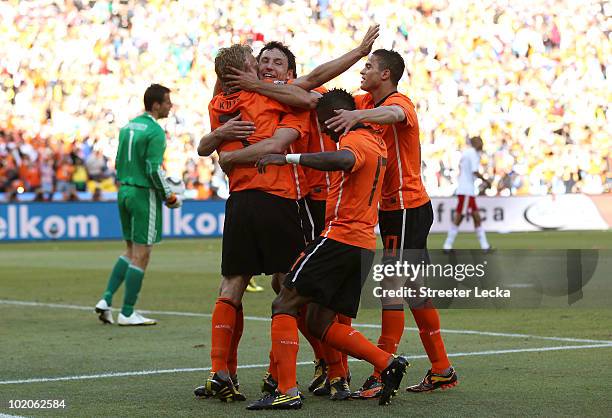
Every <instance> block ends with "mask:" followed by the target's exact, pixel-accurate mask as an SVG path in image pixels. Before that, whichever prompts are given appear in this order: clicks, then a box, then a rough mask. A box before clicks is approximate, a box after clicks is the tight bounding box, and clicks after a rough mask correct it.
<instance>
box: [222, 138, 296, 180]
mask: <svg viewBox="0 0 612 418" xmlns="http://www.w3.org/2000/svg"><path fill="white" fill-rule="evenodd" d="M299 136H300V133H299V132H298V131H297V130H295V129H293V128H278V129H277V130H276V131H275V132H274V135H272V136H271V137H270V138H266V139H264V140H261V141H259V142H257V143H256V144H253V145H250V146H248V147H246V148H243V149H239V150H236V151H231V152H222V153H221V154H220V155H219V165H220V166H221V168H222V169H223V171H224V172H226V173H228V172H229V171H231V169H232V168H233V167H234V165H236V164H255V163H256V162H257V160H259V159H260V158H261V157H263V156H264V155H266V154H281V153H284V152H285V151H286V150H287V148H289V145H291V144H292V143H293V142H294V141H295V140H296V139H298V138H299Z"/></svg>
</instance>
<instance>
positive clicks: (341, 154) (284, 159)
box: [257, 149, 356, 173]
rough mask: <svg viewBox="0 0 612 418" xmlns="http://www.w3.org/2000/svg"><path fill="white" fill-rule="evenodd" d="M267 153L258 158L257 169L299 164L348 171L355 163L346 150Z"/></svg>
mask: <svg viewBox="0 0 612 418" xmlns="http://www.w3.org/2000/svg"><path fill="white" fill-rule="evenodd" d="M297 155H298V154H289V155H282V154H269V155H265V156H263V157H262V158H260V159H259V161H258V162H257V169H258V170H259V172H260V173H263V172H265V171H266V166H268V165H285V164H290V163H292V164H299V165H303V166H305V167H310V168H314V169H315V170H319V171H350V170H351V169H352V168H353V166H354V165H355V161H356V159H355V155H354V154H353V153H352V152H351V151H348V150H344V149H343V150H339V151H330V152H315V153H310V154H299V157H298V156H297ZM296 158H297V159H296Z"/></svg>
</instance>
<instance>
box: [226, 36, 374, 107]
mask: <svg viewBox="0 0 612 418" xmlns="http://www.w3.org/2000/svg"><path fill="white" fill-rule="evenodd" d="M378 31H379V25H375V26H371V27H370V28H369V29H368V32H367V33H366V35H365V37H364V38H363V40H362V41H361V44H360V45H359V46H358V47H357V48H355V49H353V50H352V51H349V52H347V53H346V54H344V55H342V56H341V57H339V58H336V59H334V60H332V61H329V62H326V63H325V64H321V65H319V66H318V67H317V68H315V69H314V70H312V72H311V73H309V74H307V75H305V76H303V77H299V78H297V79H295V80H294V81H293V82H292V83H291V84H275V83H267V82H264V81H262V80H259V79H258V78H257V77H256V76H254V75H253V74H252V73H248V72H246V71H240V70H237V69H233V70H232V74H229V75H228V76H227V78H228V80H230V81H228V82H227V85H228V86H229V87H231V88H232V89H239V90H246V91H254V92H256V93H259V94H263V95H264V96H268V97H270V98H272V99H274V100H277V101H279V102H281V103H284V104H287V105H290V106H294V107H299V108H302V109H314V108H315V106H316V105H317V101H318V100H319V97H320V96H318V95H316V94H312V93H310V94H309V92H310V91H311V90H313V89H315V88H317V87H319V86H322V85H323V84H325V83H327V82H328V81H329V80H331V79H333V78H336V77H337V76H339V75H340V74H342V73H343V72H345V71H346V70H348V69H349V68H351V66H353V65H354V64H355V63H356V62H357V61H359V60H360V59H361V58H363V57H366V56H367V55H368V54H369V53H370V51H371V50H372V45H373V44H374V41H375V40H376V38H378ZM300 89H301V90H302V91H300ZM304 93H306V94H304Z"/></svg>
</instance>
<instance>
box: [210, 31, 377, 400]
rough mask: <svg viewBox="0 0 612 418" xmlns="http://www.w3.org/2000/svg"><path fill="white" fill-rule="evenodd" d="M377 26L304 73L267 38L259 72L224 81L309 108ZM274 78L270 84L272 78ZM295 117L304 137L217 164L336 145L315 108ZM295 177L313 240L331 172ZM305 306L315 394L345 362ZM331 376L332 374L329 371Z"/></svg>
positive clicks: (300, 171) (271, 384)
mask: <svg viewBox="0 0 612 418" xmlns="http://www.w3.org/2000/svg"><path fill="white" fill-rule="evenodd" d="M378 31H379V27H378V25H374V26H372V27H370V28H369V29H368V31H367V32H366V34H365V35H364V38H363V40H362V41H361V43H360V44H359V45H358V46H357V47H356V48H354V49H353V50H351V51H349V52H347V53H346V54H344V55H342V56H340V57H339V58H337V59H335V60H332V61H330V62H328V63H325V64H322V65H320V66H319V67H317V68H315V69H314V70H313V71H312V72H311V73H309V74H308V75H306V76H304V77H299V78H297V79H296V78H295V77H296V76H297V70H296V64H295V56H294V55H293V54H292V53H291V51H290V50H289V49H288V48H287V47H286V46H284V45H282V44H280V43H278V42H269V43H268V44H266V45H265V46H264V48H263V49H262V50H261V51H260V53H259V56H258V64H259V65H258V75H257V77H255V76H254V75H253V74H250V73H249V72H246V71H240V70H238V69H235V70H234V75H229V76H228V78H229V79H230V80H231V81H230V82H228V83H227V84H228V86H230V87H233V88H236V89H240V90H247V91H255V92H258V93H261V94H264V95H266V96H268V97H271V98H274V99H276V100H278V101H280V102H282V103H285V104H287V105H291V106H294V108H311V107H313V106H314V105H316V103H317V101H318V99H319V97H321V94H322V93H324V92H326V91H327V90H326V89H325V88H322V87H319V88H315V87H316V86H317V85H319V84H321V80H323V79H325V80H328V79H332V78H334V77H336V76H337V75H339V74H341V73H342V72H344V71H346V70H347V69H348V68H350V67H351V66H352V65H353V64H355V63H356V62H357V61H358V60H359V59H361V58H363V57H366V56H367V55H368V54H369V53H370V51H371V50H372V45H373V43H374V41H375V40H376V38H377V37H378ZM270 81H273V82H274V83H270ZM279 83H280V84H287V83H288V85H285V86H283V88H282V89H278V88H276V87H277V86H278V85H279ZM296 86H299V87H301V88H302V89H309V88H310V87H312V88H313V91H311V92H310V96H307V97H304V93H305V92H304V90H302V89H299V88H298V94H296V91H295V89H296ZM295 116H296V117H299V118H302V120H303V121H304V123H305V125H306V126H308V128H306V129H304V134H305V135H304V136H303V137H301V138H300V139H298V140H296V141H295V142H293V141H284V140H282V138H280V139H281V140H278V139H279V138H270V139H268V140H263V141H260V142H258V143H257V144H255V145H253V146H250V147H248V148H243V149H240V150H237V151H233V152H223V153H221V155H220V164H221V166H222V167H223V168H225V169H227V168H228V167H231V166H232V165H233V164H236V163H241V164H249V163H254V162H255V161H257V159H259V158H260V157H261V156H263V155H265V154H270V153H282V152H285V151H286V150H288V151H289V152H292V153H302V152H324V151H332V150H334V151H335V150H336V144H335V143H334V142H333V141H332V140H331V139H330V138H329V137H328V136H327V135H325V134H324V133H322V132H321V131H320V129H319V124H318V122H317V116H316V113H315V112H314V111H311V112H305V113H299V112H298V111H297V110H296V115H295ZM293 170H294V178H295V181H296V188H297V193H298V199H299V200H298V204H299V206H300V215H301V219H302V228H303V230H304V236H305V239H306V241H307V242H310V241H312V240H314V239H315V237H316V236H318V235H319V234H320V232H321V231H322V229H323V225H324V223H325V199H326V197H327V189H328V187H329V174H328V173H325V172H321V171H318V170H312V169H309V168H307V167H304V168H302V167H301V166H294V167H293ZM279 278H280V275H277V276H275V277H273V282H272V285H273V288H274V289H275V291H277V292H278V290H279V289H280V283H282V281H280V280H279ZM306 310H307V306H304V307H303V308H302V312H301V315H300V316H299V321H298V325H299V329H300V331H301V332H302V334H303V335H304V336H305V337H306V338H307V339H308V341H309V343H310V345H311V346H312V348H313V351H314V353H315V372H314V376H313V379H312V381H311V382H310V385H309V386H308V389H309V390H310V391H312V392H314V393H315V394H316V395H328V394H330V391H331V388H330V385H329V382H328V381H329V379H326V378H328V377H329V376H327V363H329V362H330V361H331V362H335V361H336V359H337V358H338V356H340V358H341V359H342V364H343V368H342V370H343V372H340V368H337V369H336V370H337V372H338V376H340V375H342V376H344V375H346V373H345V372H346V371H347V370H348V363H347V357H346V355H342V354H340V353H338V352H336V351H335V350H333V349H331V348H330V347H324V346H323V345H322V344H320V342H319V341H318V340H317V339H316V338H315V337H313V336H312V335H310V333H309V332H308V329H307V327H306V326H305V317H306ZM339 320H340V321H341V322H342V323H345V324H350V318H348V317H345V316H343V315H340V316H339ZM270 360H271V362H270V367H269V369H268V373H267V374H266V376H265V377H264V383H263V386H262V389H263V390H264V391H268V392H270V393H273V392H274V390H275V389H276V384H277V383H276V380H277V376H276V373H275V370H276V369H275V367H274V359H273V356H272V354H271V356H270ZM331 377H332V378H333V376H331Z"/></svg>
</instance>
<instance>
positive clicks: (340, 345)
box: [323, 322, 391, 370]
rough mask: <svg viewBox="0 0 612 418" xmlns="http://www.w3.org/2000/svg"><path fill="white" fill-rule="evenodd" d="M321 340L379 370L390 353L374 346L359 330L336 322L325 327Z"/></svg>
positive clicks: (385, 362) (384, 366)
mask: <svg viewBox="0 0 612 418" xmlns="http://www.w3.org/2000/svg"><path fill="white" fill-rule="evenodd" d="M323 342H324V343H327V344H329V345H331V346H332V347H334V348H335V349H336V350H339V351H343V352H345V353H348V354H349V355H351V356H352V357H355V358H358V359H362V360H365V361H367V362H368V363H370V364H372V365H373V366H374V367H375V368H377V369H380V370H382V369H384V368H386V367H387V365H388V363H389V358H390V357H391V354H389V353H387V352H385V351H383V350H381V349H380V348H378V347H376V346H375V345H374V344H372V343H371V342H370V341H369V340H368V339H367V338H366V337H364V336H363V335H361V333H360V332H359V331H357V330H355V329H353V328H351V327H349V326H347V325H344V324H340V323H338V322H334V323H332V324H331V325H330V326H329V328H327V332H326V333H325V335H324V336H323Z"/></svg>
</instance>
